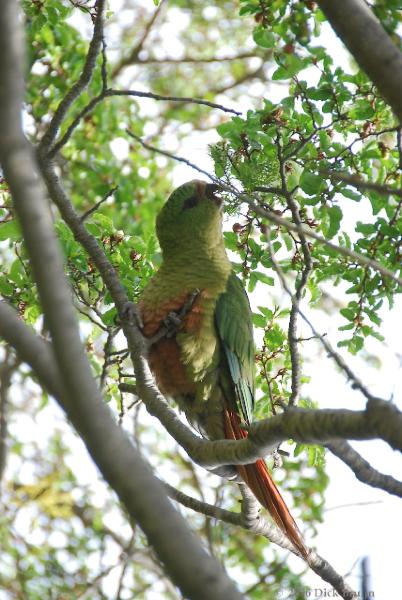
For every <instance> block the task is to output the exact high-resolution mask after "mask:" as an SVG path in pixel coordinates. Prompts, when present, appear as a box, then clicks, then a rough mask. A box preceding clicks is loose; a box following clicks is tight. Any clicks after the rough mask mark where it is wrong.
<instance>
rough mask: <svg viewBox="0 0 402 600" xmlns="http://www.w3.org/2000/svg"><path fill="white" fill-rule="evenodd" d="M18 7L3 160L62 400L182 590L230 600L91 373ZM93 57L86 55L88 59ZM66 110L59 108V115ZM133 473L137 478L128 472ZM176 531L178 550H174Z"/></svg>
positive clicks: (9, 6)
mask: <svg viewBox="0 0 402 600" xmlns="http://www.w3.org/2000/svg"><path fill="white" fill-rule="evenodd" d="M101 6H102V3H98V9H99V8H100V7H101ZM18 8H19V7H18V4H17V3H16V2H15V1H14V0H6V1H5V2H4V3H3V6H2V10H1V12H0V77H1V81H0V161H1V163H2V166H3V169H4V174H5V177H6V180H7V182H8V184H9V187H10V191H11V195H12V198H13V201H14V206H15V210H16V213H17V215H18V217H19V220H20V224H21V228H22V232H23V235H24V239H25V242H26V246H27V250H28V253H29V255H30V259H31V263H32V269H33V273H34V278H35V280H36V283H37V286H38V291H39V296H40V299H41V303H42V306H43V310H44V314H45V317H46V322H47V324H48V327H49V331H50V333H51V337H52V346H53V350H54V356H55V359H56V363H57V368H58V371H59V379H60V381H61V392H62V395H61V396H60V398H58V399H59V401H60V402H61V404H62V406H63V408H64V410H65V411H66V413H67V415H68V417H69V418H70V420H71V422H72V423H73V425H74V427H75V428H76V429H77V431H78V432H79V433H80V435H81V437H82V438H83V440H84V441H85V444H86V446H87V448H88V450H89V452H90V454H91V456H92V458H93V459H94V461H95V462H96V464H97V465H98V467H99V469H100V470H101V472H102V474H103V476H104V478H105V479H106V481H107V482H108V483H109V484H110V485H111V487H112V488H113V489H114V490H115V491H116V493H117V494H118V496H119V498H120V500H121V501H122V502H123V504H124V505H125V507H126V508H127V511H128V512H129V514H130V516H131V517H132V518H133V519H134V520H136V521H138V523H139V524H140V525H141V527H142V529H143V530H144V532H145V534H146V535H147V537H148V539H149V541H150V543H151V545H152V546H153V547H154V548H155V550H156V552H157V553H158V555H159V557H160V558H161V560H162V561H163V562H164V564H165V566H166V570H167V572H168V573H169V575H170V576H171V577H172V579H173V581H175V582H176V584H177V585H178V586H179V587H180V588H181V590H182V592H183V594H184V595H186V596H188V597H190V598H200V599H201V598H204V597H205V594H207V596H208V597H216V598H222V599H225V600H226V599H229V598H233V597H234V598H241V597H242V596H241V594H239V593H238V591H237V590H236V588H235V587H234V585H233V584H232V582H231V581H230V580H229V579H228V577H227V576H226V574H225V573H224V572H223V571H222V569H221V568H220V566H218V564H217V563H216V561H215V560H213V559H212V558H211V557H209V556H208V555H207V554H206V553H205V552H204V550H203V549H202V547H201V545H200V543H199V542H198V540H197V539H196V538H195V537H194V536H193V535H192V533H191V532H190V531H189V529H188V528H187V525H186V524H185V522H184V520H183V519H182V518H181V516H180V515H179V514H178V513H177V511H175V510H174V509H173V507H172V506H171V504H170V502H169V500H168V499H167V497H166V494H165V493H164V490H163V486H162V485H161V484H160V483H159V482H158V481H157V480H156V479H155V478H154V476H153V474H152V472H151V470H150V468H149V466H148V465H147V464H146V463H145V462H144V461H143V460H142V459H141V458H140V456H139V454H138V452H137V451H136V450H135V449H134V447H133V445H132V444H131V442H130V441H129V439H128V437H127V436H126V434H125V433H124V432H123V431H122V430H121V429H120V428H119V427H118V426H117V425H116V424H115V423H114V421H113V419H112V417H111V414H110V412H109V410H108V408H107V407H106V406H105V404H104V403H103V400H102V398H101V396H100V395H99V391H98V388H97V385H96V382H95V380H94V378H93V377H92V374H91V371H90V368H89V364H88V361H87V359H86V356H85V352H84V349H83V347H82V344H81V341H80V337H79V331H78V326H77V323H76V321H75V316H74V310H73V306H72V301H71V292H70V289H69V287H68V285H67V282H66V280H65V278H64V273H63V259H62V254H61V250H60V248H59V246H58V243H57V240H56V237H55V234H54V230H53V223H52V219H51V215H50V210H49V207H48V205H47V202H46V199H45V197H44V194H43V190H42V186H41V184H40V179H39V177H38V174H37V172H36V169H35V163H34V160H33V154H32V151H31V148H30V146H29V144H28V143H27V141H26V140H25V138H24V135H23V131H22V123H21V110H22V102H23V89H24V85H23V49H24V46H25V44H24V40H23V37H22V32H21V16H20V14H19V12H18ZM93 60H95V59H94V58H93ZM89 63H90V60H89V57H88V60H87V65H89ZM88 69H89V66H88ZM89 71H90V69H89ZM89 76H90V74H89ZM84 79H85V78H84ZM84 83H85V82H83V84H84ZM76 91H77V90H76ZM77 93H79V90H78V91H77ZM67 108H68V103H66V110H67ZM63 114H64V113H63V112H62V111H61V112H59V116H58V119H59V121H61V119H62V118H63ZM57 123H58V121H57V120H56V121H53V128H52V131H53V132H54V133H55V132H56V131H57V128H58V125H57ZM51 137H52V136H50V138H51ZM32 335H33V334H32ZM128 473H130V474H131V477H128V476H127V474H128ZM139 482H140V484H139ZM139 485H140V486H141V493H139ZM173 537H174V539H175V554H174V555H173V554H172V552H171V540H172V538H173ZM194 564H196V565H197V567H198V568H197V571H194V569H193V568H192V567H193V565H194Z"/></svg>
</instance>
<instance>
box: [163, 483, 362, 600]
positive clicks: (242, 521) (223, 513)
mask: <svg viewBox="0 0 402 600" xmlns="http://www.w3.org/2000/svg"><path fill="white" fill-rule="evenodd" d="M240 488H241V492H242V496H243V502H242V512H241V513H235V512H231V511H229V510H225V509H223V508H219V507H217V506H213V505H211V504H208V503H206V502H201V501H200V500H197V499H196V498H192V497H191V496H188V495H187V494H184V493H183V492H180V491H179V490H177V489H176V488H174V487H173V486H171V485H169V484H167V483H165V489H166V490H167V492H168V494H169V495H170V496H171V498H173V499H174V500H176V501H177V502H179V503H180V504H182V505H183V506H185V507H186V508H190V509H191V510H194V511H196V512H199V513H201V514H203V515H205V516H207V517H210V518H212V519H218V520H219V521H223V522H224V523H230V524H231V525H235V526H236V527H242V528H244V529H247V530H248V531H250V532H251V533H253V534H255V535H263V536H264V537H266V538H267V539H268V540H269V541H271V542H273V543H274V544H277V545H279V546H281V547H282V548H284V549H285V550H289V551H290V552H292V553H293V554H295V555H296V556H299V554H298V552H297V551H296V550H295V549H294V548H293V546H292V544H291V543H290V542H289V540H288V539H287V538H286V537H285V536H284V534H283V533H282V532H281V531H280V530H279V529H278V527H276V526H275V525H274V524H271V523H268V521H266V520H265V519H264V518H263V517H261V515H260V514H259V513H260V508H261V507H260V506H259V504H258V502H257V501H256V500H255V498H254V496H253V495H252V493H251V492H250V490H249V489H248V488H247V487H246V486H245V485H241V486H240ZM308 565H309V567H310V568H311V569H312V570H313V571H314V572H315V573H317V575H319V577H321V578H322V579H323V580H324V581H326V582H327V583H329V584H330V585H331V586H332V587H333V588H334V589H335V590H336V591H337V592H338V594H339V595H340V596H341V597H342V598H344V599H345V600H351V599H352V598H355V597H356V594H355V592H354V591H353V590H352V589H351V588H350V587H349V585H348V584H347V583H346V581H345V580H344V579H343V577H341V575H339V574H338V573H337V572H336V571H335V569H334V568H333V567H332V566H331V565H330V564H329V563H328V562H327V561H326V560H324V559H323V558H322V557H321V556H319V555H318V554H316V552H314V551H311V552H310V555H309V559H308Z"/></svg>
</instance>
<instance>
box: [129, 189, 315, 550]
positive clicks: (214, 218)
mask: <svg viewBox="0 0 402 600" xmlns="http://www.w3.org/2000/svg"><path fill="white" fill-rule="evenodd" d="M217 189H218V188H217V186H215V185H212V184H207V183H205V182H203V181H198V180H194V181H190V182H188V183H185V184H184V185H181V186H180V187H179V188H177V189H176V190H175V191H174V192H173V193H172V194H171V196H170V197H169V199H168V201H167V202H166V204H165V205H164V207H163V208H162V210H161V211H160V213H159V215H158V217H157V220H156V232H157V236H158V239H159V243H160V246H161V249H162V258H163V260H162V265H161V267H160V268H159V270H158V271H157V273H156V274H155V275H154V277H153V278H152V279H151V280H150V282H149V283H148V285H147V286H146V287H145V289H144V291H143V293H142V296H141V299H140V311H141V316H142V321H143V333H144V335H145V336H146V337H148V338H151V337H153V336H155V335H156V334H157V333H158V332H159V331H160V330H161V328H163V327H164V326H165V323H166V319H167V318H169V315H171V314H172V313H176V314H178V313H180V311H181V310H182V309H183V306H185V305H186V303H187V304H188V303H189V301H190V306H189V308H188V310H187V311H185V314H184V317H183V319H182V322H181V324H179V325H178V327H177V330H176V331H174V332H173V334H172V335H170V336H165V337H161V338H159V339H158V341H157V342H155V343H154V344H153V345H151V347H150V350H149V357H148V360H149V364H150V367H151V370H152V371H153V373H154V375H155V378H156V381H157V384H158V386H159V389H160V390H161V392H162V393H163V394H165V395H166V396H168V397H171V398H173V399H174V400H175V401H176V402H177V404H178V406H179V408H180V409H182V410H183V411H184V412H185V414H186V416H187V419H188V420H189V422H190V423H191V424H192V425H193V426H194V427H196V428H197V429H198V430H199V431H200V432H201V433H202V434H203V435H204V436H206V437H208V438H209V439H211V440H218V439H225V438H226V439H229V440H238V439H242V438H244V437H246V436H247V432H246V430H245V429H243V428H242V423H245V424H247V425H248V424H249V423H250V422H251V420H252V415H253V406H254V388H255V373H254V342H253V329H252V322H251V309H250V305H249V301H248V298H247V295H246V292H245V290H244V288H243V286H242V283H241V282H240V280H239V279H238V278H237V277H236V276H235V274H234V273H233V271H232V267H231V263H230V261H229V258H228V256H227V254H226V250H225V246H224V242H223V236H222V210H221V204H222V201H221V200H220V199H219V198H218V197H217V196H216V192H217ZM195 293H196V296H195V299H194V301H193V302H192V303H191V298H194V294H195ZM236 470H237V473H238V474H239V475H240V478H241V479H242V480H243V481H244V482H245V483H246V484H247V485H248V486H249V488H250V489H251V490H252V492H253V493H254V495H255V496H256V498H257V499H258V500H259V502H260V503H261V504H262V505H263V506H264V507H265V508H267V509H268V511H269V513H270V514H271V516H272V518H273V519H274V521H275V523H276V524H277V525H278V526H279V527H280V528H281V530H282V531H283V532H284V533H285V534H286V535H287V537H288V538H289V539H290V540H291V542H292V543H293V544H294V546H295V547H296V548H297V550H298V551H299V552H300V553H301V554H302V555H303V556H304V557H306V556H307V550H306V547H305V545H304V542H303V539H302V536H301V534H300V532H299V529H298V528H297V525H296V523H295V521H294V520H293V517H292V516H291V514H290V512H289V510H288V508H287V506H286V504H285V502H284V500H283V499H282V496H281V494H280V493H279V490H278V489H277V487H276V486H275V484H274V482H273V481H272V479H271V476H270V474H269V471H268V469H267V466H266V464H265V462H264V461H263V460H261V459H260V460H257V462H256V463H254V464H250V465H237V466H236Z"/></svg>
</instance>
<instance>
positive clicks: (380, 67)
mask: <svg viewBox="0 0 402 600" xmlns="http://www.w3.org/2000/svg"><path fill="white" fill-rule="evenodd" d="M317 2H318V5H319V6H320V8H321V10H322V11H323V12H324V14H325V16H326V17H327V19H328V21H329V22H330V24H331V26H332V27H333V29H334V30H335V32H336V33H337V35H338V36H339V37H340V38H341V40H342V41H343V43H344V44H345V46H346V47H347V48H348V50H349V52H350V53H351V54H352V55H353V56H354V58H355V59H356V61H357V62H358V63H359V65H360V67H361V68H362V69H363V71H365V72H366V73H367V75H368V76H369V77H370V79H371V80H372V81H373V82H374V84H375V85H376V86H377V87H378V89H379V91H380V93H381V94H382V95H383V96H384V98H385V99H386V100H387V101H388V102H389V104H390V106H391V108H392V110H393V111H394V113H395V115H396V116H397V118H398V119H399V121H402V102H401V98H402V53H401V52H400V50H399V49H398V48H397V46H396V45H395V44H394V42H393V41H392V40H391V38H390V37H389V35H388V34H387V33H386V32H385V30H384V29H383V27H382V25H381V23H380V22H379V21H378V19H377V18H376V17H375V15H374V14H373V12H372V11H371V10H370V8H369V6H368V4H367V3H366V2H365V1H364V0H342V2H334V1H333V0H317Z"/></svg>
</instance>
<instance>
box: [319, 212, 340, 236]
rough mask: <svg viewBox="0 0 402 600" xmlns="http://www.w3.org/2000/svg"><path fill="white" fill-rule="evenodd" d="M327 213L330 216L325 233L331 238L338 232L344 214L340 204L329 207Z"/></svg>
mask: <svg viewBox="0 0 402 600" xmlns="http://www.w3.org/2000/svg"><path fill="white" fill-rule="evenodd" d="M327 213H328V216H329V225H328V227H327V228H326V231H324V234H325V237H326V238H327V239H328V240H330V239H332V238H333V237H334V236H335V235H336V234H337V233H338V231H339V227H340V224H341V221H342V216H343V214H342V211H341V209H340V208H339V206H330V207H329V208H328V209H327Z"/></svg>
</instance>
